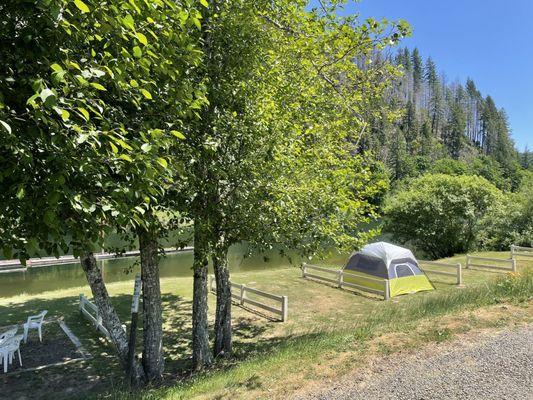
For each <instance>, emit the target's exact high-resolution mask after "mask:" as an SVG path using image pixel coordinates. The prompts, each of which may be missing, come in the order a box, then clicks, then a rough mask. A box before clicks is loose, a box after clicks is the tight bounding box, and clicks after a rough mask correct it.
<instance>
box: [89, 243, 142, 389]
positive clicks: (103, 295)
mask: <svg viewBox="0 0 533 400" xmlns="http://www.w3.org/2000/svg"><path fill="white" fill-rule="evenodd" d="M80 261H81V267H82V268H83V271H84V272H85V275H86V277H87V282H88V283H89V286H90V287H91V292H92V294H93V299H94V303H95V304H96V306H97V307H98V311H99V313H100V316H101V317H102V323H103V325H104V326H105V328H106V329H107V330H108V332H109V336H110V339H111V342H112V343H113V345H114V346H115V348H116V350H117V354H118V357H119V360H120V364H121V365H122V368H123V369H124V371H126V372H127V369H128V338H127V336H126V332H125V331H124V329H122V325H121V323H120V319H119V317H118V314H117V312H116V310H115V308H114V307H113V305H112V304H111V300H110V298H109V294H108V293H107V288H106V287H105V284H104V280H103V279H102V274H101V272H100V269H99V268H98V265H97V263H96V258H95V257H94V254H93V253H92V252H89V253H85V254H83V255H82V256H81V258H80ZM131 377H132V383H133V384H134V385H135V386H141V385H142V384H143V383H144V380H145V374H144V371H143V369H142V366H141V365H140V363H139V362H138V361H137V360H136V361H135V363H134V366H133V371H132V374H131Z"/></svg>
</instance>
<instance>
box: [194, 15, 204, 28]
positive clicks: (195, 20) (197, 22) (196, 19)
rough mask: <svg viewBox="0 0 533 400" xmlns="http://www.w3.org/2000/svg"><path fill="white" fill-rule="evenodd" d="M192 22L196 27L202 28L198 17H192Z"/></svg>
mask: <svg viewBox="0 0 533 400" xmlns="http://www.w3.org/2000/svg"><path fill="white" fill-rule="evenodd" d="M192 22H193V23H194V25H196V27H197V28H198V29H202V24H201V23H200V20H199V19H198V18H192Z"/></svg>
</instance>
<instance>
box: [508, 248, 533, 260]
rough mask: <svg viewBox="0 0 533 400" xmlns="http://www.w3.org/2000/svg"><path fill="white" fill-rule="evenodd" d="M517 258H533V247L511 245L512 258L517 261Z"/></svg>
mask: <svg viewBox="0 0 533 400" xmlns="http://www.w3.org/2000/svg"><path fill="white" fill-rule="evenodd" d="M516 257H533V247H524V246H515V245H514V244H513V245H511V258H512V259H513V260H516Z"/></svg>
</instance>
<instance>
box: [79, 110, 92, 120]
mask: <svg viewBox="0 0 533 400" xmlns="http://www.w3.org/2000/svg"><path fill="white" fill-rule="evenodd" d="M78 111H79V112H80V113H81V115H82V116H83V118H85V121H89V118H90V116H89V111H87V110H86V109H85V108H83V107H78Z"/></svg>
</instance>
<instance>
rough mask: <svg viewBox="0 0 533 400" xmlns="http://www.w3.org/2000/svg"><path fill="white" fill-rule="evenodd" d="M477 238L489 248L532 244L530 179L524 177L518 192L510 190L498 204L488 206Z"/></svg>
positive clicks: (501, 248)
mask: <svg viewBox="0 0 533 400" xmlns="http://www.w3.org/2000/svg"><path fill="white" fill-rule="evenodd" d="M478 242H479V245H480V247H483V248H486V249H492V250H508V249H509V246H510V245H512V244H515V245H518V246H531V245H532V244H533V179H530V180H524V182H523V183H522V187H521V189H520V191H519V192H518V193H510V194H509V195H507V196H506V197H505V200H504V201H503V203H502V204H501V205H500V206H499V207H491V208H490V210H489V212H488V213H487V215H486V216H485V217H484V218H483V219H482V221H481V230H480V234H479V239H478Z"/></svg>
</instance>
